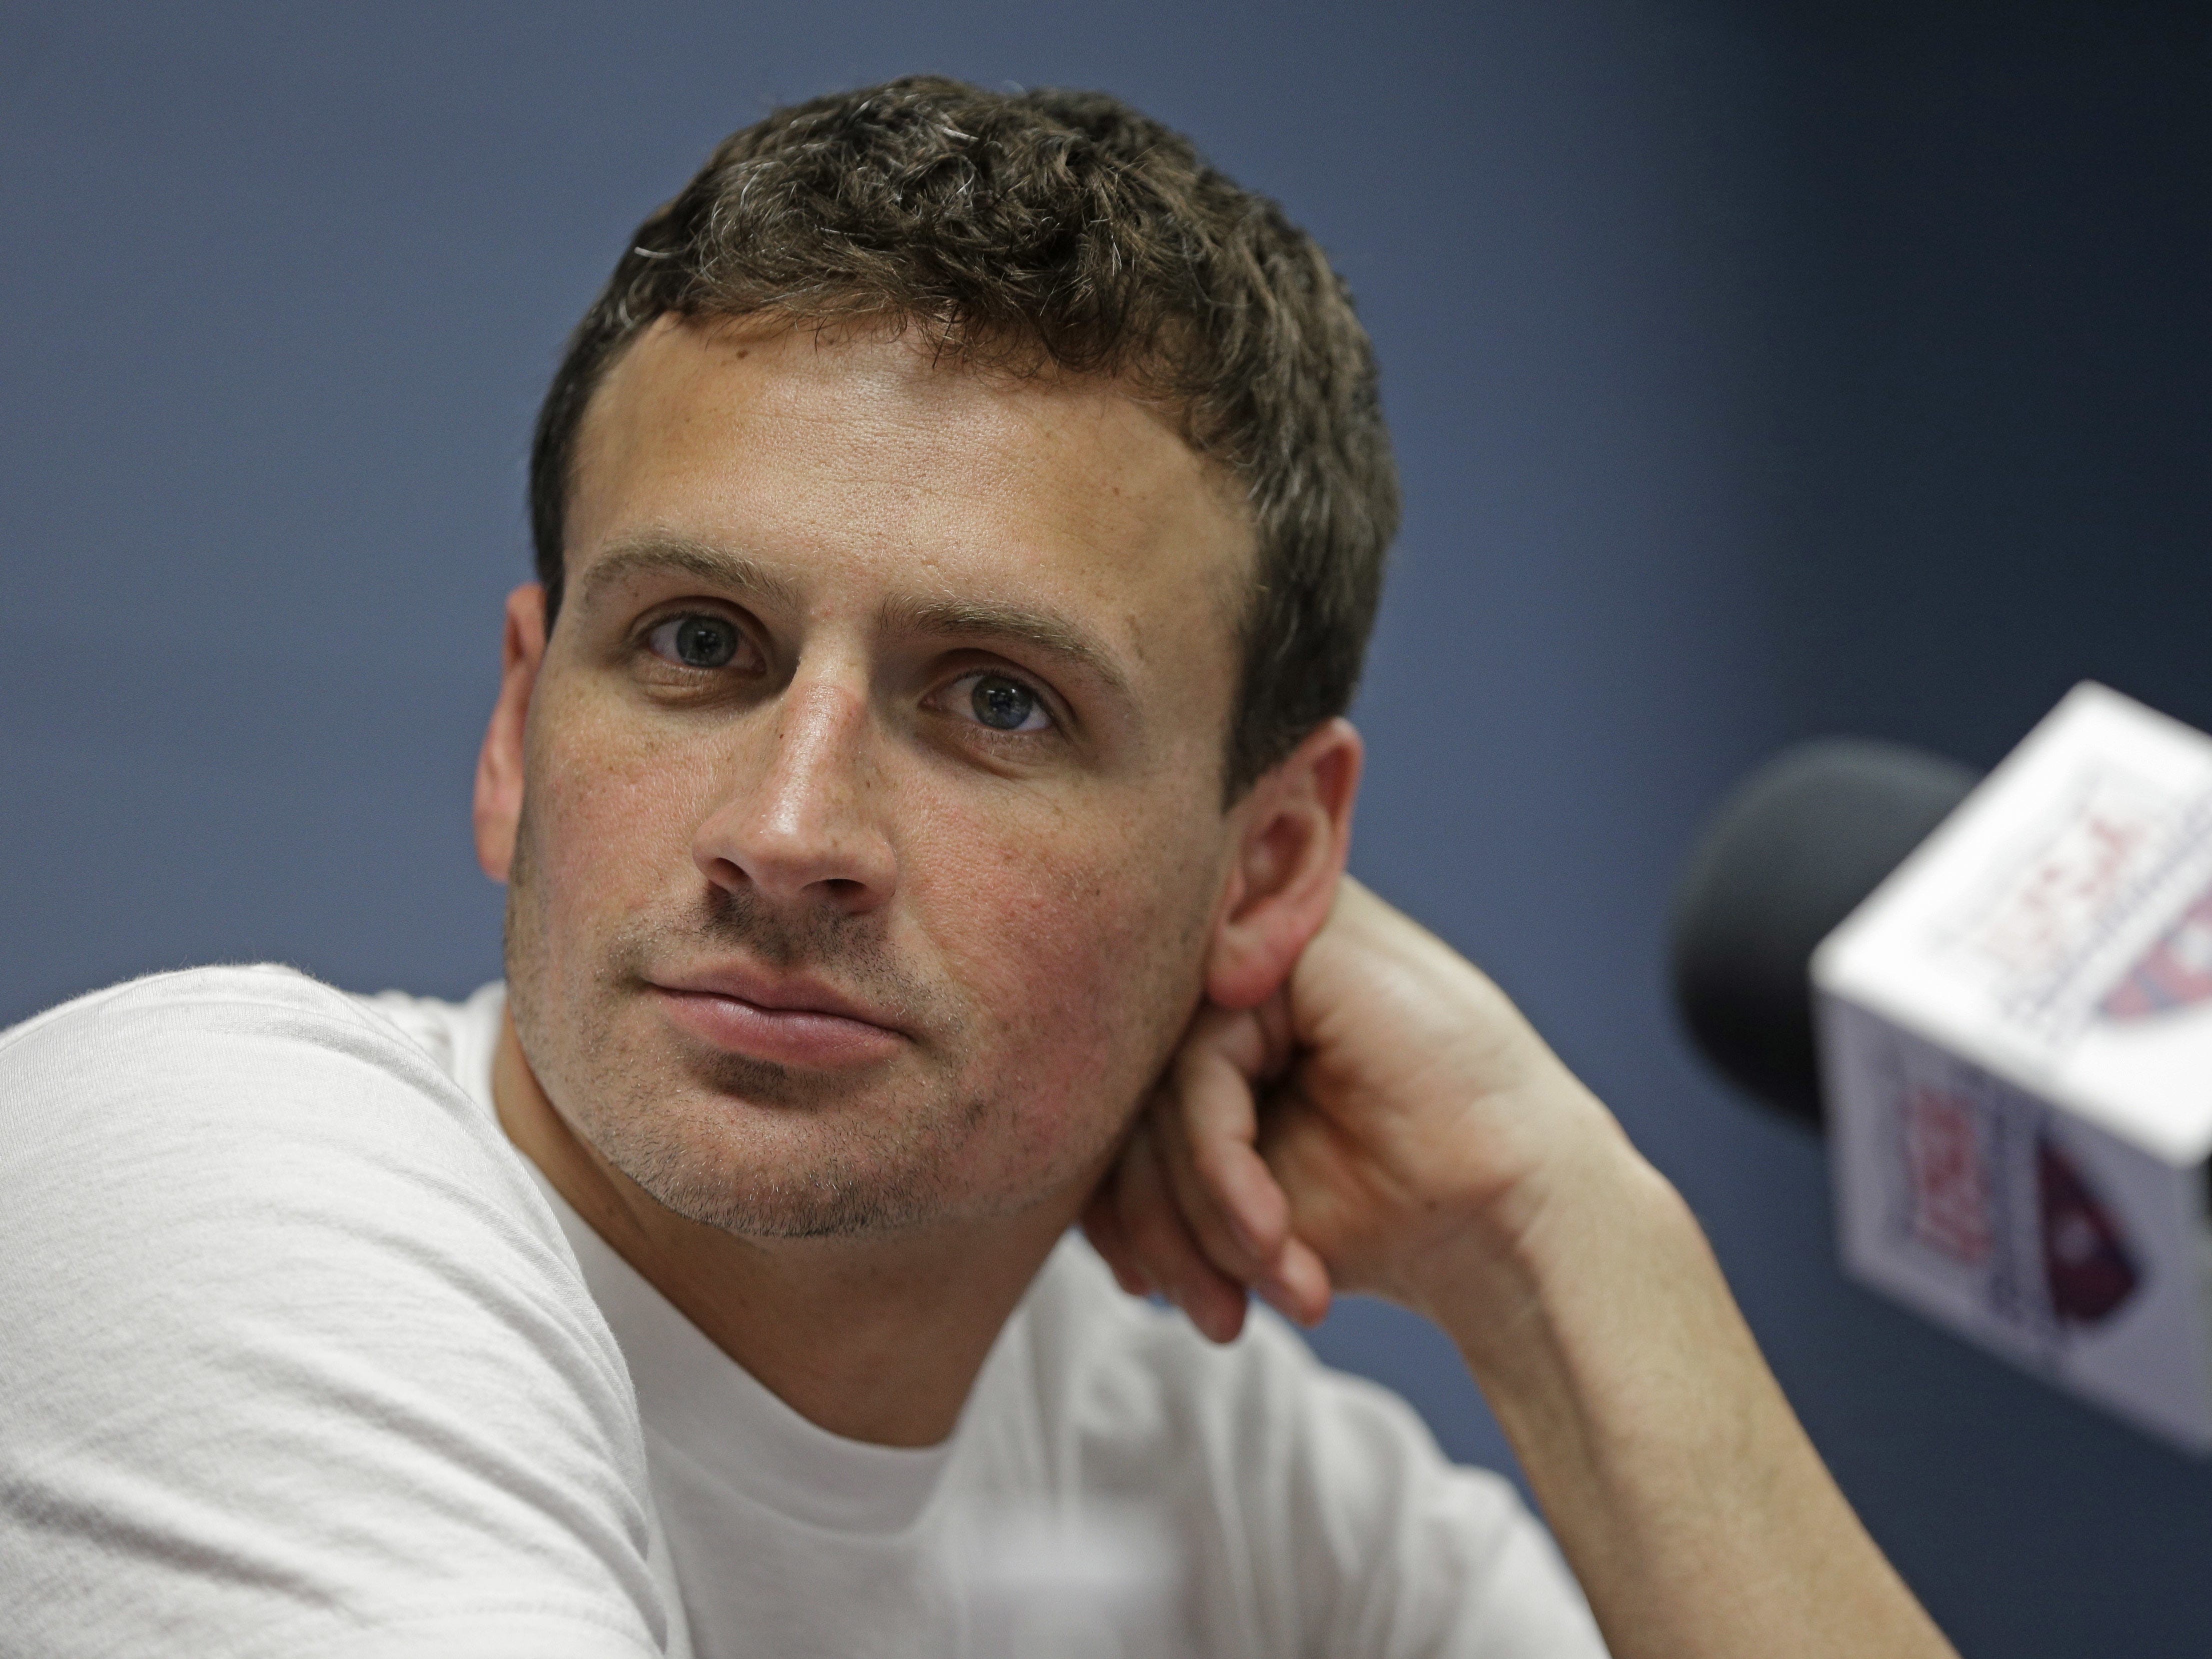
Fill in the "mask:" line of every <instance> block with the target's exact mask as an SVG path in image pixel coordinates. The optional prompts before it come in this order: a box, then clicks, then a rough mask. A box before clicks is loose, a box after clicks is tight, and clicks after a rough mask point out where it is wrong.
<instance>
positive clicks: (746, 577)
mask: <svg viewBox="0 0 2212 1659" xmlns="http://www.w3.org/2000/svg"><path fill="white" fill-rule="evenodd" d="M671 572H680V573H681V574H684V575H687V576H696V577H697V578H698V579H699V580H701V581H702V582H705V583H707V584H708V586H713V587H718V588H721V589H723V590H725V591H726V592H737V593H748V594H752V595H755V596H757V597H758V598H760V599H768V600H770V601H772V602H773V603H775V604H776V605H781V606H784V607H785V608H787V609H791V610H796V609H797V608H798V606H799V590H798V589H796V588H795V587H793V586H792V585H791V584H790V583H789V582H787V581H786V580H783V579H782V578H781V576H776V575H773V574H770V573H769V571H767V570H766V569H764V568H762V566H761V565H760V564H759V563H757V562H756V561H754V560H751V559H749V558H747V557H746V556H744V554H742V553H733V552H732V551H730V550H729V549H727V548H723V547H714V546H711V545H709V544H707V543H705V542H695V541H691V540H690V539H688V538H684V537H682V536H648V537H641V538H638V539H636V540H635V541H629V542H625V543H623V544H621V545H619V546H617V548H616V549H615V550H614V551H613V552H611V553H610V554H608V555H607V556H605V558H603V559H600V560H599V561H598V562H596V563H594V564H593V565H592V568H591V569H590V570H588V571H586V573H585V574H584V580H582V582H581V583H580V584H579V585H578V586H577V589H576V605H577V607H578V608H579V609H580V610H586V611H588V610H589V609H591V607H592V605H594V604H596V603H598V602H599V601H600V600H601V599H604V598H605V596H606V594H607V593H608V592H611V590H613V589H614V588H617V587H619V586H621V585H622V584H623V582H625V581H628V580H630V579H631V578H633V577H635V576H641V575H646V576H650V575H661V574H668V573H671Z"/></svg>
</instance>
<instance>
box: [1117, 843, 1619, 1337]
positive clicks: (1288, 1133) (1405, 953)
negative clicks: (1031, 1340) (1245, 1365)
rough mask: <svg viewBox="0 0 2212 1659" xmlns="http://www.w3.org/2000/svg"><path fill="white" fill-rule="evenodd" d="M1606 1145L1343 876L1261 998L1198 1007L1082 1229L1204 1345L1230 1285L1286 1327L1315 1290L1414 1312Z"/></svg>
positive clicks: (1525, 1047) (1490, 1252) (1524, 1026)
mask: <svg viewBox="0 0 2212 1659" xmlns="http://www.w3.org/2000/svg"><path fill="white" fill-rule="evenodd" d="M1622 1154H1626V1156H1627V1157H1628V1158H1633V1157H1634V1155H1633V1153H1632V1152H1629V1151H1628V1147H1627V1143H1626V1139H1625V1138H1624V1137H1623V1136H1622V1135H1621V1134H1620V1131H1619V1129H1618V1127H1616V1126H1615V1125H1614V1124H1613V1119H1612V1117H1611V1115H1609V1114H1608V1113H1607V1111H1606V1110H1605V1109H1604V1108H1603V1107H1602V1106H1601V1105H1600V1104H1599V1103H1597V1101H1596V1100H1595V1098H1593V1097H1591V1096H1590V1095H1589V1092H1588V1091H1586V1090H1584V1089H1583V1087H1582V1085H1580V1084H1579V1083H1577V1081H1576V1080H1575V1079H1574V1077H1573V1076H1572V1075H1571V1073H1569V1072H1568V1071H1567V1069H1566V1068H1565V1066H1563V1065H1562V1064H1561V1063H1560V1062H1559V1059H1558V1057H1557V1056H1555V1055H1554V1054H1553V1053H1552V1052H1551V1050H1550V1049H1549V1048H1547V1047H1546V1046H1545V1044H1544V1042H1543V1041H1542V1039H1541V1038H1540V1037H1539V1036H1537V1035H1536V1033H1535V1032H1534V1030H1533V1029H1531V1028H1530V1026H1529V1025H1528V1022H1527V1021H1526V1020H1525V1019H1523V1018H1522V1016H1521V1014H1520V1012H1519V1011H1518V1010H1516V1008H1515V1007H1514V1006H1513V1005H1512V1004H1511V1003H1510V1001H1508V1000H1507V999H1506V997H1505V995H1504V993H1502V992H1501V991H1499V990H1498V987H1496V986H1495V985H1493V984H1492V982H1491V981H1489V980H1488V979H1487V978H1486V977H1485V976H1484V975H1482V974H1481V973H1480V971H1478V970H1477V969H1475V968H1474V965H1473V964H1471V963H1468V961H1467V960H1466V958H1465V957H1462V956H1460V955H1459V954H1458V952H1456V951H1453V950H1452V949H1451V948H1450V947H1449V945H1445V944H1444V943H1443V941H1442V940H1440V939H1437V938H1436V936H1435V935H1433V934H1431V933H1429V932H1427V931H1426V930H1425V929H1424V928H1422V927H1419V926H1418V925H1417V924H1416V923H1414V922H1413V921H1411V920H1410V919H1409V918H1407V916H1405V915H1402V914H1401V912H1399V911H1397V910H1395V909H1393V908H1391V907H1390V906H1389V905H1388V904H1385V903H1384V902H1383V901H1382V900H1380V899H1378V898H1376V896H1375V895H1374V894H1372V893H1370V892H1369V891H1368V890H1367V889H1366V888H1364V887H1363V886H1361V885H1360V884H1358V882H1356V881H1353V880H1352V879H1351V878H1349V877H1347V878H1345V879H1344V881H1343V882H1342V884H1340V888H1339V890H1338V893H1337V896H1336V900H1335V903H1334V908H1332V909H1331V911H1330V914H1329V918H1328V922H1327V923H1326V924H1325V925H1324V926H1323V927H1322V930H1321V932H1320V933H1318V934H1317V935H1316V937H1315V939H1313V941H1312V943H1311V944H1310V945H1308V946H1307V947H1306V949H1305V951H1304V953H1303V955H1302V956H1301V957H1300V958H1299V960H1298V963H1297V968H1296V969H1294V970H1293V972H1292V974H1291V979H1290V981H1289V983H1288V984H1287V985H1285V987H1283V988H1282V989H1281V990H1280V991H1279V992H1278V993H1277V994H1275V996H1274V997H1273V998H1272V999H1270V1000H1268V1001H1267V1002H1266V1003H1264V1004H1262V1005H1261V1006H1259V1007H1256V1008H1253V1009H1250V1010H1247V1011H1243V1012H1231V1011H1228V1010H1225V1009H1221V1008H1218V1007H1213V1006H1208V1007H1206V1008H1205V1009H1202V1010H1201V1011H1200V1013H1199V1015H1198V1017H1197V1018H1195V1019H1194V1021H1193V1023H1192V1026H1191V1029H1190V1030H1189V1032H1188V1035H1187V1036H1186V1037H1185V1039H1184V1042H1183V1044H1182V1048H1180V1050H1179V1051H1178V1052H1177V1054H1176V1058H1175V1060H1173V1062H1172V1063H1171V1064H1170V1066H1169V1069H1168V1072H1167V1074H1166V1076H1165V1078H1164V1079H1163V1081H1162V1083H1161V1085H1160V1088H1159V1090H1158V1094H1157V1095H1156V1096H1155V1097H1154V1099H1153V1101H1152V1103H1151V1104H1150V1105H1149V1106H1148V1107H1147V1109H1146V1111H1145V1113H1144V1114H1143V1115H1142V1116H1141V1118H1140V1119H1139V1122H1138V1124H1137V1126H1136V1127H1135V1129H1134V1131H1133V1133H1132V1136H1131V1138H1130V1140H1129V1143H1128V1145H1127V1149H1126V1150H1125V1152H1123V1155H1122V1157H1121V1161H1120V1163H1119V1164H1118V1165H1117V1166H1116V1167H1115V1170H1113V1172H1112V1173H1111V1174H1109V1176H1108V1177H1107V1179H1106V1180H1105V1181H1104V1182H1103V1183H1102V1184H1101V1186H1100V1188H1099V1189H1098V1191H1097V1194H1095V1195H1094V1197H1093V1198H1092V1200H1091V1205H1090V1206H1089V1208H1088V1210H1087V1211H1086V1212H1085V1217H1084V1226H1085V1231H1087V1232H1088V1233H1089V1235H1090V1237H1091V1243H1092V1244H1093V1245H1094V1246H1095V1247H1096V1248H1097V1250H1098V1252H1099V1254H1100V1255H1103V1256H1104V1257H1105V1259H1106V1261H1108V1262H1109V1264H1110V1265H1111V1266H1112V1267H1113V1268H1114V1270H1115V1275H1116V1277H1117V1278H1118V1279H1120V1280H1121V1284H1122V1285H1123V1287H1124V1288H1125V1289H1127V1290H1129V1291H1132V1292H1135V1293H1144V1292H1146V1291H1152V1290H1153V1289H1158V1290H1160V1291H1164V1293H1165V1294H1166V1295H1167V1296H1168V1297H1170V1299H1171V1300H1172V1301H1174V1302H1175V1303H1176V1304H1177V1305H1178V1306H1180V1307H1181V1308H1182V1310H1184V1312H1185V1313H1186V1314H1188V1316H1189V1317H1190V1318H1191V1320H1192V1322H1194V1324H1196V1325H1197V1326H1198V1327H1199V1328H1200V1330H1202V1331H1204V1332H1205V1333H1206V1334H1207V1335H1209V1336H1211V1337H1212V1338H1214V1339H1215V1340H1218V1341H1226V1340H1229V1339H1230V1338H1231V1337H1233V1336H1235V1335H1236V1334H1237V1330H1238V1329H1239V1328H1241V1327H1242V1325H1243V1317H1244V1307H1245V1293H1246V1291H1247V1290H1248V1289H1249V1290H1253V1291H1257V1292H1258V1293H1259V1294H1260V1295H1261V1296H1262V1297H1265V1298H1266V1299H1267V1301H1268V1302H1270V1303H1272V1304H1273V1305H1274V1306H1275V1307H1276V1308H1278V1309H1279V1310H1281V1311H1282V1312H1284V1313H1285V1314H1286V1315H1287V1316H1290V1317H1291V1318H1293V1319H1296V1320H1298V1321H1300V1322H1304V1323H1311V1322H1315V1321H1317V1320H1318V1319H1320V1318H1321V1317H1322V1315H1323V1314H1325V1313H1326V1312H1327V1311H1328V1304H1329V1298H1330V1295H1331V1293H1332V1291H1334V1290H1347V1291H1370V1292H1373V1293H1376V1294H1379V1295H1383V1296H1387V1297H1390V1298H1391V1299H1392V1300H1394V1301H1397V1302H1400V1303H1402V1304H1406V1305H1407V1306H1410V1307H1413V1308H1414V1309H1416V1310H1420V1311H1423V1312H1426V1313H1429V1314H1431V1316H1437V1315H1439V1314H1440V1313H1441V1311H1442V1310H1441V1308H1440V1306H1439V1302H1440V1300H1441V1299H1442V1298H1443V1297H1445V1296H1446V1295H1447V1294H1449V1295H1450V1296H1451V1297H1452V1298H1453V1299H1454V1300H1458V1299H1461V1298H1463V1297H1464V1296H1465V1295H1466V1293H1467V1292H1468V1290H1469V1288H1470V1287H1471V1285H1474V1284H1475V1283H1479V1282H1480V1281H1481V1280H1483V1279H1492V1278H1497V1277H1498V1273H1499V1270H1500V1269H1502V1268H1504V1267H1506V1266H1507V1264H1508V1263H1509V1262H1510V1258H1511V1256H1512V1255H1513V1254H1514V1252H1515V1251H1516V1249H1517V1248H1518V1244H1519V1241H1520V1239H1521V1237H1522V1234H1523V1233H1524V1232H1525V1231H1526V1229H1527V1228H1528V1225H1530V1224H1531V1222H1532V1221H1533V1220H1534V1218H1535V1217H1536V1216H1537V1215H1538V1214H1540V1213H1541V1211H1542V1210H1543V1208H1544V1207H1545V1205H1546V1202H1547V1193H1548V1192H1549V1191H1551V1190H1553V1188H1555V1187H1556V1185H1557V1183H1558V1182H1559V1180H1560V1179H1562V1178H1565V1177H1566V1176H1568V1175H1570V1173H1571V1172H1573V1171H1577V1170H1583V1169H1587V1168H1589V1161H1590V1160H1591V1159H1592V1158H1600V1159H1603V1158H1617V1157H1619V1156H1620V1155H1622ZM1500 1293H1501V1294H1503V1293H1505V1292H1504V1291H1501V1292H1500Z"/></svg>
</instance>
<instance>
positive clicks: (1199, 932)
mask: <svg viewBox="0 0 2212 1659" xmlns="http://www.w3.org/2000/svg"><path fill="white" fill-rule="evenodd" d="M934 822H935V825H936V826H937V827H936V828H935V829H934V830H933V834H932V836H931V837H930V840H929V843H928V844H927V846H926V847H925V848H917V849H916V851H917V852H918V853H920V854H921V856H917V857H915V858H914V859H913V860H910V865H909V870H908V889H909V894H910V896H911V898H912V901H913V913H914V914H915V916H916V919H917V920H918V921H920V923H921V926H922V927H924V928H925V929H927V931H928V932H929V933H931V934H932V935H933V938H932V944H933V946H934V949H935V951H936V953H937V954H938V955H939V957H940V959H941V960H942V961H943V962H944V963H945V969H946V971H947V973H948V975H949V976H950V977H951V978H952V979H953V980H955V981H957V983H959V984H960V985H961V986H962V987H963V989H964V990H965V991H966V992H967V993H968V994H969V997H970V998H972V999H973V1000H972V1002H971V1004H970V1006H971V1007H972V1008H973V1009H974V1010H975V1018H976V1022H977V1026H978V1036H979V1037H980V1039H981V1040H980V1041H979V1042H977V1043H976V1044H975V1045H974V1047H975V1049H976V1050H978V1051H979V1052H977V1053H976V1054H975V1058H976V1059H977V1060H979V1061H981V1062H982V1063H985V1064H987V1065H990V1066H992V1069H993V1070H994V1071H995V1072H997V1073H999V1075H998V1077H997V1078H996V1079H994V1082H995V1084H996V1085H997V1088H996V1089H994V1090H992V1092H999V1091H1011V1092H1012V1093H1013V1094H1015V1096H1016V1097H1018V1098H1019V1099H1020V1100H1021V1101H1022V1103H1023V1110H1024V1115H1025V1117H1027V1118H1029V1119H1030V1121H1032V1122H1033V1123H1034V1124H1035V1126H1036V1128H1037V1129H1038V1130H1039V1131H1040V1132H1041V1133H1048V1132H1049V1131H1050V1130H1051V1129H1052V1128H1054V1127H1068V1128H1073V1127H1076V1122H1077V1121H1078V1120H1085V1121H1097V1120H1101V1119H1108V1120H1110V1121H1112V1122H1113V1123H1114V1125H1115V1127H1118V1125H1119V1122H1120V1121H1121V1117H1122V1116H1123V1115H1126V1114H1127V1111H1128V1110H1129V1109H1131V1108H1132V1107H1133V1105H1134V1104H1135V1103H1136V1100H1137V1097H1138V1096H1139V1092H1140V1091H1142V1090H1144V1089H1145V1088H1146V1086H1148V1085H1150V1083H1151V1082H1152V1079H1153V1077H1154V1076H1155V1075H1156V1074H1157V1073H1158V1069H1159V1067H1160V1066H1161V1065H1162V1064H1163V1063H1164V1060H1165V1059H1166V1057H1167V1054H1168V1052H1169V1051H1170V1048H1171V1046H1172V1044H1173V1043H1174V1042H1175V1040H1176V1037H1177V1036H1179V1035H1180V1034H1181V1032H1182V1026H1183V1024H1184V1023H1185V1022H1186V1021H1187V1020H1188V1017H1189V1014H1190V1012H1191V1009H1192V1008H1193V1006H1194V1005H1195V1003H1196V1000H1197V998H1198V994H1199V990H1200V986H1201V985H1202V983H1203V968H1204V954H1205V941H1206V924H1207V922H1208V921H1209V920H1210V918H1211V915H1212V898H1213V896H1214V890H1215V888H1216V886H1217V884H1218V868H1219V858H1220V852H1219V848H1218V846H1216V845H1214V844H1212V842H1208V841H1207V840H1206V836H1204V834H1203V830H1204V827H1205V826H1206V824H1207V823H1208V819H1207V817H1206V815H1205V813H1204V811H1203V809H1202V808H1201V809H1200V811H1198V812H1196V813H1160V812H1146V811H1142V810H1141V804H1139V805H1138V810H1132V804H1131V803H1129V802H1127V801H1102V802H1101V803H1099V804H1098V807H1097V810H1095V811H1075V810H1072V809H1066V808H1057V807H1046V806H1040V807H1039V808H1037V809H1036V810H1035V811H1007V812H999V813H993V814H989V815H978V816H977V817H974V818H972V819H963V817H959V816H955V815H951V814H944V815H939V816H937V817H935V821H934ZM984 1049H987V1050H989V1051H990V1054H991V1055H992V1059H990V1060H985V1059H984V1055H983V1054H982V1053H981V1052H980V1051H981V1050H984ZM980 1081H981V1079H979V1082H980Z"/></svg>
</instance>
